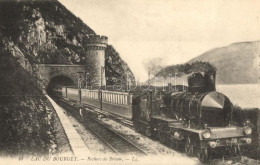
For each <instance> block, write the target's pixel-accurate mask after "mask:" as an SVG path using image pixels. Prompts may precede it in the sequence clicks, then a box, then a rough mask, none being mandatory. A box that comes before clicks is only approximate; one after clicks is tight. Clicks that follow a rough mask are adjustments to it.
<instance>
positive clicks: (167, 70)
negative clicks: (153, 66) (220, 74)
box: [155, 61, 216, 78]
mask: <svg viewBox="0 0 260 165" xmlns="http://www.w3.org/2000/svg"><path fill="white" fill-rule="evenodd" d="M192 72H216V68H215V67H214V66H212V65H211V64H210V63H208V62H201V61H195V62H193V63H191V64H189V63H185V64H178V65H171V66H167V67H164V68H162V69H161V70H160V71H159V72H157V73H156V74H155V77H163V78H167V77H168V76H169V74H171V75H174V74H175V73H178V76H179V77H180V76H182V75H184V74H190V73H192Z"/></svg>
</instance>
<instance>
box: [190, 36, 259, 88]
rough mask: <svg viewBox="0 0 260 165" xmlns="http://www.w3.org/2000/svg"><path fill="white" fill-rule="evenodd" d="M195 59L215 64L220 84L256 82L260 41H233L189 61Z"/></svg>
mask: <svg viewBox="0 0 260 165" xmlns="http://www.w3.org/2000/svg"><path fill="white" fill-rule="evenodd" d="M258 56H259V57H258ZM258 58H259V59H258ZM195 61H204V62H209V63H211V64H212V65H213V66H215V67H216V69H217V80H216V81H217V83H218V84H254V83H257V79H258V75H259V73H258V72H260V71H258V70H259V67H258V63H259V61H260V41H253V42H240V43H233V44H231V45H229V46H226V47H221V48H215V49H212V50H210V51H207V52H205V53H203V54H202V55H200V56H198V57H195V58H193V59H191V60H190V61H188V63H192V62H195Z"/></svg>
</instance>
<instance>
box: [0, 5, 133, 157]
mask: <svg viewBox="0 0 260 165" xmlns="http://www.w3.org/2000/svg"><path fill="white" fill-rule="evenodd" d="M88 34H95V32H94V31H93V30H92V29H91V28H90V27H88V26H87V25H86V24H84V23H83V22H82V21H81V20H80V19H79V18H77V17H75V16H74V15H73V14H72V13H71V12H70V11H68V10H67V9H66V8H65V7H64V6H63V5H62V4H60V3H59V2H58V1H57V0H41V1H33V0H31V1H28V0H17V1H16V0H11V1H0V121H1V122H0V128H1V132H2V133H1V134H0V155H18V154H23V155H28V154H29V155H31V154H52V153H55V152H57V151H58V150H59V147H60V146H57V144H58V141H59V140H58V139H57V138H55V130H54V127H53V123H52V121H54V119H53V116H55V115H54V113H55V112H54V111H53V109H52V107H51V105H50V104H49V103H48V101H47V100H46V98H45V97H44V94H43V91H42V84H41V81H40V80H39V79H38V77H37V75H36V74H35V73H36V68H34V67H33V66H34V65H33V64H35V63H52V64H53V63H56V64H84V62H85V47H84V45H83V42H84V38H85V37H86V36H87V35H88ZM127 71H128V72H130V73H132V72H131V71H130V69H129V68H128V66H127V64H126V63H125V62H123V61H122V60H121V58H120V56H119V55H118V54H117V53H116V51H115V50H114V49H113V47H112V46H110V45H109V46H108V49H107V51H106V72H107V78H108V79H109V78H111V77H120V76H125V75H126V72H127Z"/></svg>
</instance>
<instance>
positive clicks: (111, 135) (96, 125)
mask: <svg viewBox="0 0 260 165" xmlns="http://www.w3.org/2000/svg"><path fill="white" fill-rule="evenodd" d="M56 101H57V102H58V103H59V104H60V105H61V106H62V107H63V108H64V109H66V110H68V111H69V112H70V113H71V114H72V115H73V116H75V117H76V118H79V115H78V111H77V110H76V108H75V107H73V105H71V104H69V103H68V102H65V101H64V100H61V99H58V100H56ZM83 124H84V126H85V127H86V129H89V130H90V131H91V132H93V134H95V135H96V136H97V138H99V139H100V140H101V141H103V142H104V144H105V145H107V147H108V148H110V150H111V151H112V152H114V153H115V154H128V155H129V154H130V155H131V154H132V155H140V156H141V155H143V156H144V155H147V153H146V152H145V151H143V150H142V149H141V148H139V147H138V146H136V145H135V144H133V143H132V142H130V141H129V140H128V139H126V138H125V137H123V136H122V135H120V134H118V133H117V132H116V131H114V130H113V129H112V128H109V127H108V126H106V125H104V124H103V123H101V122H100V121H98V120H96V119H93V118H90V117H88V118H85V120H84V122H83Z"/></svg>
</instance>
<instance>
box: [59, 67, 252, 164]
mask: <svg viewBox="0 0 260 165" xmlns="http://www.w3.org/2000/svg"><path fill="white" fill-rule="evenodd" d="M215 79H216V73H215V72H194V73H191V74H190V75H189V76H188V78H187V80H188V86H187V87H185V88H180V89H179V90H166V91H165V90H160V88H157V89H158V90H146V91H141V92H140V91H138V92H135V91H124V92H123V91H107V90H90V89H84V90H82V89H76V88H71V87H61V88H58V89H55V91H56V92H57V93H59V96H60V97H63V98H66V99H70V100H74V101H78V102H80V103H81V104H82V105H84V104H85V105H89V106H92V107H95V109H96V110H97V111H99V112H100V111H104V112H106V113H108V114H111V115H113V116H115V117H118V118H119V119H120V120H128V121H130V122H131V123H132V126H133V128H134V129H135V130H136V131H137V132H140V133H142V134H144V135H146V136H149V137H151V138H154V139H157V140H159V141H161V142H162V143H164V144H166V145H167V146H170V147H173V148H176V149H179V150H184V151H185V152H186V154H187V155H190V156H197V157H198V158H199V159H200V160H201V161H202V162H208V161H210V160H211V159H212V158H213V157H214V156H219V155H221V157H222V158H224V157H241V156H242V150H241V146H246V145H250V143H251V142H252V139H251V134H252V128H251V127H250V124H249V123H250V122H248V121H247V122H245V124H244V125H243V126H238V125H236V124H234V123H235V122H233V121H234V119H233V104H232V103H231V101H230V100H229V98H228V97H227V96H225V95H224V94H223V93H221V92H218V91H216V86H215ZM181 89H185V90H181Z"/></svg>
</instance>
